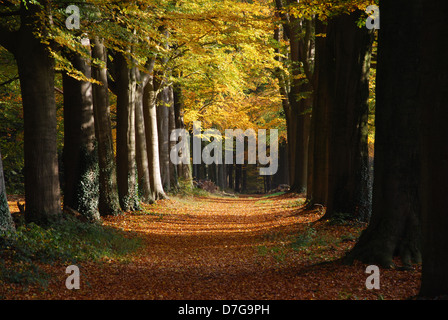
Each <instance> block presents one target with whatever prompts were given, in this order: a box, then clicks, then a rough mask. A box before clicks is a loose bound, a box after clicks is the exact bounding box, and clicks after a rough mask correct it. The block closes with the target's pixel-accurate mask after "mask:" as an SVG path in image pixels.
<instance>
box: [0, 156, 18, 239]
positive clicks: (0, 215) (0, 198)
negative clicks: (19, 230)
mask: <svg viewBox="0 0 448 320" xmlns="http://www.w3.org/2000/svg"><path fill="white" fill-rule="evenodd" d="M15 229H16V228H15V225H14V221H13V220H12V216H11V212H10V211H9V205H8V199H7V197H6V186H5V177H4V175H3V162H2V154H1V151H0V238H1V237H2V234H3V232H11V231H12V232H15Z"/></svg>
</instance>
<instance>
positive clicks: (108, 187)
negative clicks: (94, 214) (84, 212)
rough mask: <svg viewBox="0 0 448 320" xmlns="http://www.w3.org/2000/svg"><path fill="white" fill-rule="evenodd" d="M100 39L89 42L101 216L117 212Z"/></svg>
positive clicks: (95, 38) (104, 57)
mask: <svg viewBox="0 0 448 320" xmlns="http://www.w3.org/2000/svg"><path fill="white" fill-rule="evenodd" d="M106 50H107V49H106V47H105V46H104V40H102V39H100V38H99V37H94V38H93V39H92V58H93V59H97V61H98V62H99V64H93V66H92V76H93V79H95V80H97V81H98V83H95V84H93V88H92V89H93V110H94V119H95V120H94V121H95V136H96V140H97V144H98V166H99V200H98V201H99V203H98V210H99V212H100V215H101V216H107V215H118V214H120V213H121V209H120V204H119V200H118V187H117V172H116V164H115V157H114V149H113V140H112V128H111V119H110V105H109V89H108V88H109V85H108V77H107V51H106Z"/></svg>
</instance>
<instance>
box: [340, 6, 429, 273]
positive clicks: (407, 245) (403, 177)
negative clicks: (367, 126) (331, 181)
mask: <svg viewBox="0 0 448 320" xmlns="http://www.w3.org/2000/svg"><path fill="white" fill-rule="evenodd" d="M380 8H381V29H380V30H379V34H378V61H377V78H376V114H375V157H374V163H375V172H374V182H373V203H372V217H371V220H370V223H369V225H368V227H367V229H366V230H365V231H364V232H363V233H362V235H361V237H360V238H359V240H358V242H357V244H356V245H355V247H354V248H353V249H352V251H351V252H350V253H349V254H348V259H349V260H353V259H358V260H361V261H363V262H366V263H372V264H379V265H382V266H385V267H392V266H394V263H393V259H394V257H396V256H398V257H400V258H401V260H402V263H403V264H404V265H405V266H409V265H410V264H412V263H418V262H421V254H422V251H421V224H420V221H421V203H420V195H419V179H420V165H421V164H420V154H421V151H420V148H419V144H418V141H419V135H420V134H421V133H420V112H419V109H420V101H419V91H420V81H419V74H420V64H419V63H418V62H419V60H420V57H419V53H418V50H416V49H415V48H419V47H420V44H421V43H420V39H421V38H420V37H419V35H420V23H417V22H418V21H420V19H419V18H418V16H419V15H418V14H419V12H422V11H424V10H426V9H424V8H423V5H422V3H421V2H420V1H414V2H405V1H382V2H380ZM405 39H415V41H412V42H410V41H406V40H405ZM425 42H426V41H425ZM431 59H432V57H431ZM397 71H398V72H397ZM425 97H426V96H425Z"/></svg>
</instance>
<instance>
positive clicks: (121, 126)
mask: <svg viewBox="0 0 448 320" xmlns="http://www.w3.org/2000/svg"><path fill="white" fill-rule="evenodd" d="M131 63H132V62H131ZM115 67H116V71H117V72H116V73H117V78H116V94H117V183H118V196H119V201H120V206H121V209H122V210H123V211H134V210H139V208H140V203H139V200H138V194H137V192H138V191H137V181H136V175H137V165H136V162H135V98H136V89H137V78H136V70H135V69H136V67H135V66H133V65H129V64H128V61H127V59H126V57H125V55H124V54H122V53H117V55H116V57H115Z"/></svg>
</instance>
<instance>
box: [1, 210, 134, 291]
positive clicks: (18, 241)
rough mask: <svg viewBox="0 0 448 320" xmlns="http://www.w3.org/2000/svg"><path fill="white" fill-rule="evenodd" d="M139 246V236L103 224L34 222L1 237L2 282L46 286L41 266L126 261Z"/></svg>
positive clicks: (46, 278)
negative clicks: (44, 226) (115, 260)
mask: <svg viewBox="0 0 448 320" xmlns="http://www.w3.org/2000/svg"><path fill="white" fill-rule="evenodd" d="M139 246H140V241H139V239H138V238H136V237H132V238H129V237H127V236H126V235H125V234H124V233H123V232H122V231H119V230H117V229H112V228H108V227H105V226H102V225H100V224H92V223H85V222H80V221H78V220H75V219H71V218H68V219H66V220H64V221H63V222H60V223H58V224H53V225H52V226H51V227H49V228H43V227H40V226H38V225H36V224H34V223H30V224H28V225H23V226H19V227H18V228H17V230H16V232H15V233H12V232H10V233H7V234H3V235H0V281H6V282H12V283H19V284H22V285H29V284H40V285H42V286H44V287H45V286H46V284H47V282H48V275H46V274H45V272H44V271H43V270H42V268H41V267H40V266H41V265H42V264H53V263H56V262H58V263H67V264H77V263H82V262H83V261H87V260H94V261H97V260H99V259H101V258H105V257H109V258H117V259H124V258H125V256H126V255H127V254H128V253H130V252H133V251H135V250H136V249H137V248H138V247H139Z"/></svg>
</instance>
